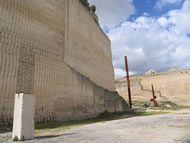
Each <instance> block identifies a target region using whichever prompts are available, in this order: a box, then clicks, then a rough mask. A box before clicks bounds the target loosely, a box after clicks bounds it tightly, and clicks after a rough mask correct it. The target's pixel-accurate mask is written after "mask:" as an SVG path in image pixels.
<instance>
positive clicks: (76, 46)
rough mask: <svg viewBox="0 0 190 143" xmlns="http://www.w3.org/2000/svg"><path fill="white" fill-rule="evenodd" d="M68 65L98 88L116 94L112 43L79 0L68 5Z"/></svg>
mask: <svg viewBox="0 0 190 143" xmlns="http://www.w3.org/2000/svg"><path fill="white" fill-rule="evenodd" d="M67 18H68V20H67V22H68V24H67V38H68V39H69V40H67V46H66V49H65V51H66V53H67V54H65V62H66V63H67V64H68V65H70V66H71V67H73V68H74V69H76V70H77V71H78V72H80V73H81V74H83V75H86V76H88V77H89V78H90V79H91V80H92V81H94V82H96V83H97V84H98V85H100V86H102V87H105V88H106V89H109V90H111V91H114V90H115V85H114V72H113V66H112V55H111V48H110V40H109V39H108V38H107V37H106V36H105V34H104V33H103V32H102V30H101V29H100V27H99V26H98V24H97V23H96V22H95V20H94V17H93V16H92V15H91V13H89V12H88V10H87V9H86V8H83V6H82V4H81V3H79V2H78V0H69V1H68V11H67Z"/></svg>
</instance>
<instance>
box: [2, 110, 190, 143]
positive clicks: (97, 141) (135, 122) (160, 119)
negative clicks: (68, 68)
mask: <svg viewBox="0 0 190 143" xmlns="http://www.w3.org/2000/svg"><path fill="white" fill-rule="evenodd" d="M0 142H1V141H0ZM38 142H39V143H190V114H175V113H172V114H162V115H152V116H144V117H133V118H128V119H122V120H116V121H109V122H103V123H96V124H91V125H86V126H83V127H80V128H73V129H71V130H67V131H64V132H62V133H59V134H57V135H50V136H41V137H38V138H36V139H35V140H33V141H27V142H25V143H38Z"/></svg>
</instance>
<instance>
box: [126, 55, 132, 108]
mask: <svg viewBox="0 0 190 143" xmlns="http://www.w3.org/2000/svg"><path fill="white" fill-rule="evenodd" d="M125 68H126V78H127V85H128V96H129V107H130V108H132V102H131V88H130V80H129V69H128V62H127V56H125Z"/></svg>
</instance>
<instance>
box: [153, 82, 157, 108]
mask: <svg viewBox="0 0 190 143" xmlns="http://www.w3.org/2000/svg"><path fill="white" fill-rule="evenodd" d="M152 96H153V98H152V101H153V103H154V107H158V103H157V102H156V96H155V93H154V86H153V84H152Z"/></svg>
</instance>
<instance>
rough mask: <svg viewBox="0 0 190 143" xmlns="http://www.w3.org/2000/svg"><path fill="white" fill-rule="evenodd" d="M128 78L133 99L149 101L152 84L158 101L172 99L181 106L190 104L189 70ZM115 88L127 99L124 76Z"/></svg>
mask: <svg viewBox="0 0 190 143" xmlns="http://www.w3.org/2000/svg"><path fill="white" fill-rule="evenodd" d="M130 80H131V93H132V99H133V100H134V101H150V98H152V89H151V84H153V85H154V90H155V95H156V96H157V100H158V101H172V102H174V103H176V104H178V105H181V106H190V86H189V85H190V70H178V71H174V72H173V71H172V72H167V73H157V74H154V75H137V76H132V77H131V78H130ZM116 90H117V91H118V92H119V94H120V95H121V96H122V97H124V98H125V99H126V100H128V92H127V88H126V79H125V78H123V79H120V80H117V84H116Z"/></svg>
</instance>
